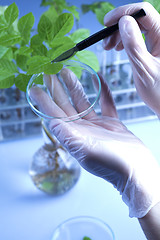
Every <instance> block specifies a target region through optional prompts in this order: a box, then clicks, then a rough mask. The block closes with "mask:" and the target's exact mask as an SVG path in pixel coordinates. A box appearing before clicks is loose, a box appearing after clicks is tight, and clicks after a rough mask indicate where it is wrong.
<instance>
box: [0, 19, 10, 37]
mask: <svg viewBox="0 0 160 240" xmlns="http://www.w3.org/2000/svg"><path fill="white" fill-rule="evenodd" d="M7 28H8V25H7V23H6V21H5V18H4V16H3V15H0V34H2V33H5V31H6V29H7Z"/></svg>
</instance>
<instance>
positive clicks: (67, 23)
mask: <svg viewBox="0 0 160 240" xmlns="http://www.w3.org/2000/svg"><path fill="white" fill-rule="evenodd" d="M73 24H74V18H73V15H72V14H71V13H63V14H61V15H60V16H59V17H58V18H57V20H56V22H55V24H54V37H55V38H60V37H62V36H64V35H66V34H67V33H69V32H70V30H71V29H72V27H73Z"/></svg>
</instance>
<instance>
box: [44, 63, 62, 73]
mask: <svg viewBox="0 0 160 240" xmlns="http://www.w3.org/2000/svg"><path fill="white" fill-rule="evenodd" d="M62 67H63V64H61V63H51V62H50V63H48V64H46V66H45V69H44V73H45V74H48V75H50V74H57V73H58V72H59V71H60V70H61V69H62Z"/></svg>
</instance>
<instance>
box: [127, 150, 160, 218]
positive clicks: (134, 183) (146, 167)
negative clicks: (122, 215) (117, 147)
mask: <svg viewBox="0 0 160 240" xmlns="http://www.w3.org/2000/svg"><path fill="white" fill-rule="evenodd" d="M135 151H137V153H138V158H137V159H135V157H134V156H133V159H132V161H133V166H134V167H133V169H132V170H131V172H130V175H129V177H128V180H127V182H126V185H125V188H124V190H123V192H122V199H123V201H124V202H125V204H126V205H127V206H128V207H129V216H130V217H136V218H142V217H144V216H145V215H146V214H147V213H148V212H149V210H150V209H151V208H152V207H153V206H155V205H156V204H157V203H158V202H160V167H159V165H158V163H157V162H156V161H155V159H154V157H153V156H152V154H151V152H150V151H149V150H148V149H146V150H145V151H144V149H143V151H142V150H138V149H136V150H135Z"/></svg>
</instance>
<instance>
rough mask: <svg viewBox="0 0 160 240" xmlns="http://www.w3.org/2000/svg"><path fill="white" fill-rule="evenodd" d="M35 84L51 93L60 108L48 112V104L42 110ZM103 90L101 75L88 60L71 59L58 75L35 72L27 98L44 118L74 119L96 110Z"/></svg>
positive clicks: (54, 102) (56, 105) (49, 94)
mask: <svg viewBox="0 0 160 240" xmlns="http://www.w3.org/2000/svg"><path fill="white" fill-rule="evenodd" d="M35 87H38V88H39V89H41V91H43V92H45V94H47V97H49V98H50V99H51V103H52V104H54V107H55V108H56V111H52V113H51V114H48V112H47V113H46V112H45V110H44V109H45V106H43V109H42V108H40V107H39V105H41V104H38V105H37V102H36V101H35V99H34V98H33V97H32V95H31V91H32V89H33V88H35ZM100 92H101V82H100V79H99V76H98V74H97V73H96V72H95V71H94V70H93V69H92V68H91V67H89V66H88V65H86V64H84V63H81V62H78V61H74V60H68V61H65V63H64V64H63V67H62V69H61V70H60V71H59V72H58V73H57V74H54V75H46V74H44V73H39V74H35V75H33V76H32V77H31V79H30V81H29V83H28V86H27V90H26V97H27V100H28V103H29V105H30V107H31V109H32V110H33V111H34V112H35V113H36V114H37V115H38V116H39V117H40V118H43V119H53V118H56V119H62V120H64V121H74V120H78V119H80V118H83V117H85V116H86V115H87V114H89V113H90V112H91V111H93V110H95V109H96V107H97V106H98V99H99V96H100ZM42 99H43V98H42ZM42 101H43V100H42ZM57 109H58V110H57ZM61 110H62V111H61Z"/></svg>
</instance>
